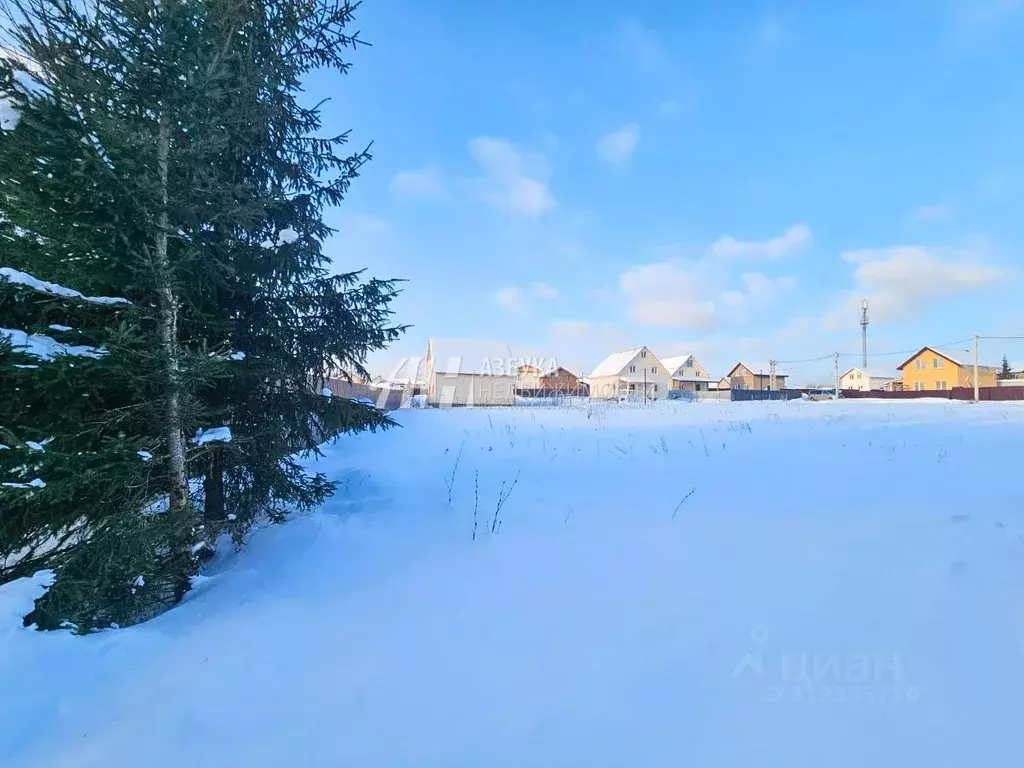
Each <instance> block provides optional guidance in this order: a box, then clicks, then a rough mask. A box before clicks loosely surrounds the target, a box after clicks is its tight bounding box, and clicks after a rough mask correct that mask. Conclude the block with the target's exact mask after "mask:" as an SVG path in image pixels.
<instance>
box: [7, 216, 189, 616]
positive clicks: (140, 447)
mask: <svg viewBox="0 0 1024 768" xmlns="http://www.w3.org/2000/svg"><path fill="white" fill-rule="evenodd" d="M26 237H27V234H25V233H23V232H22V233H21V234H14V233H12V232H11V230H10V228H4V227H2V226H0V243H2V247H3V248H4V252H5V255H6V256H10V257H16V255H17V253H18V251H20V250H21V249H20V248H18V245H19V243H20V242H22V241H23V239H24V238H26ZM45 244H46V243H45V241H44V242H43V243H40V245H45ZM135 315H136V311H135V308H134V307H133V306H132V305H131V304H130V303H129V302H127V301H126V300H123V299H107V298H102V297H99V298H97V297H86V296H82V295H80V294H78V293H77V292H76V291H73V290H70V289H69V288H67V287H65V286H62V285H56V284H52V283H44V282H42V281H39V280H37V279H35V278H34V277H33V276H31V275H29V274H27V273H24V272H21V271H19V270H15V269H12V268H10V267H4V268H0V319H2V325H3V327H2V328H0V391H2V392H4V397H2V398H0V446H2V447H0V481H2V484H0V582H3V581H8V580H10V579H14V578H18V577H20V576H26V575H31V574H32V573H34V572H36V571H37V570H40V569H42V568H52V569H54V570H55V571H57V573H58V574H59V578H58V579H57V582H56V584H55V585H54V587H53V588H52V589H51V590H50V591H49V592H48V593H47V595H46V597H45V598H44V599H43V600H42V601H41V602H40V604H39V606H38V608H37V610H36V611H35V612H34V614H33V616H32V620H33V621H35V622H37V623H39V624H40V625H41V626H47V627H52V626H57V625H60V624H62V623H64V622H65V621H70V622H71V623H73V624H75V625H76V626H79V627H82V628H83V629H84V628H89V627H92V626H97V625H106V624H110V623H114V622H118V623H121V622H128V621H132V620H135V619H137V618H138V617H139V616H143V615H149V614H151V613H152V612H153V611H154V610H156V608H157V607H158V606H159V605H161V604H164V603H167V602H173V600H174V599H176V597H175V596H176V594H179V593H180V591H181V589H182V588H183V587H185V586H187V576H188V574H189V572H190V571H189V568H190V565H189V563H188V562H187V561H188V560H189V558H188V557H187V553H188V544H189V541H190V539H191V531H190V530H188V529H186V530H174V523H175V520H174V518H172V517H171V516H168V515H160V516H154V515H141V514H140V510H142V509H143V508H144V506H145V505H146V504H147V503H148V500H149V499H151V498H152V496H153V487H154V486H158V485H159V478H158V476H157V475H158V471H159V470H158V468H157V473H154V468H155V467H154V464H153V462H152V461H151V459H152V454H151V453H150V452H149V451H148V450H147V449H152V447H153V446H154V445H156V444H158V443H159V435H158V434H157V432H156V431H154V430H153V429H152V425H154V424H156V423H157V422H156V420H155V419H154V418H153V413H152V408H151V406H150V405H149V403H148V402H147V400H148V399H151V400H153V401H155V400H157V399H158V396H157V393H156V392H154V393H151V395H150V397H149V398H147V394H146V391H145V390H146V387H147V386H151V382H149V381H147V379H146V377H145V376H140V375H139V373H138V371H139V369H140V368H145V367H146V365H147V360H148V359H149V358H150V357H151V354H150V352H149V346H150V344H149V339H147V338H146V336H145V334H144V333H141V332H140V330H139V328H138V326H137V318H136V316H135ZM175 542H178V543H179V546H176V547H175V546H173V544H174V543H175ZM181 552H185V553H186V557H184V558H181V557H177V560H178V562H174V561H175V558H176V553H181ZM183 559H184V562H182V560H183Z"/></svg>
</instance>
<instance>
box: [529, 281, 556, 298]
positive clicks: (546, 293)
mask: <svg viewBox="0 0 1024 768" xmlns="http://www.w3.org/2000/svg"><path fill="white" fill-rule="evenodd" d="M533 295H534V296H536V297H537V298H538V299H557V298H558V289H557V288H555V287H554V286H553V285H548V284H547V283H534V285H533Z"/></svg>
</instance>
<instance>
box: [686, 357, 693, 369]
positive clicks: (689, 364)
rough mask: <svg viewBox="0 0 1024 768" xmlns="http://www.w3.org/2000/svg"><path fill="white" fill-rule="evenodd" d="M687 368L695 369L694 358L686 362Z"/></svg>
mask: <svg viewBox="0 0 1024 768" xmlns="http://www.w3.org/2000/svg"><path fill="white" fill-rule="evenodd" d="M686 367H687V368H693V358H690V359H689V360H687V361H686Z"/></svg>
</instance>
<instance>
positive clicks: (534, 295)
mask: <svg viewBox="0 0 1024 768" xmlns="http://www.w3.org/2000/svg"><path fill="white" fill-rule="evenodd" d="M494 298H495V300H496V301H497V302H498V306H500V307H502V308H503V309H506V310H508V311H509V312H517V313H526V312H529V311H530V310H531V309H532V304H533V301H534V300H535V299H536V300H542V301H550V300H552V299H557V298H558V289H557V288H555V287H554V286H553V285H548V284H547V283H534V284H533V285H531V286H529V287H527V288H521V287H519V286H517V285H507V286H505V287H504V288H499V289H498V290H497V291H495V292H494Z"/></svg>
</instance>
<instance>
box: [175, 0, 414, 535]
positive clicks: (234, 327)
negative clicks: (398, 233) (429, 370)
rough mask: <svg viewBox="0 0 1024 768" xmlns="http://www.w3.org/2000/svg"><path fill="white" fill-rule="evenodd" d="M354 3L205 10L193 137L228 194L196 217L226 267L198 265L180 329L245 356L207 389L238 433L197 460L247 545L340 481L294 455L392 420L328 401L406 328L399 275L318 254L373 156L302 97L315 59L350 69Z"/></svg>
mask: <svg viewBox="0 0 1024 768" xmlns="http://www.w3.org/2000/svg"><path fill="white" fill-rule="evenodd" d="M352 12H353V6H352V5H351V4H350V3H347V2H330V1H327V2H325V1H324V0H263V1H261V0H254V1H253V2H244V3H240V2H228V3H223V2H222V3H207V4H205V5H204V6H203V13H204V16H203V21H202V23H203V36H204V38H206V39H209V40H211V41H213V43H214V44H213V45H212V46H211V48H210V49H209V50H210V51H212V52H213V55H214V56H215V62H216V63H215V65H214V64H213V63H212V62H210V61H206V60H204V61H202V62H200V63H199V64H198V69H197V72H200V73H202V72H210V71H213V69H214V66H215V67H216V72H217V76H216V79H215V82H209V83H207V84H206V85H204V86H203V90H204V94H203V96H202V97H201V99H202V103H203V104H204V107H203V109H204V117H203V119H200V120H196V122H195V124H194V125H192V126H191V128H190V131H189V136H190V137H191V139H192V141H193V142H194V143H195V144H196V145H197V146H201V147H204V148H206V150H207V152H208V161H207V162H205V163H203V164H202V167H203V169H204V171H205V173H206V174H207V176H206V178H205V179H204V180H203V184H204V185H208V186H209V187H210V188H211V192H216V193H218V194H219V195H224V194H230V201H224V203H223V204H221V205H217V206H210V207H207V208H206V209H204V210H198V209H197V210H196V211H195V216H194V220H193V221H192V222H190V224H189V225H188V237H189V238H190V239H192V241H193V242H201V243H202V247H203V250H204V253H205V254H207V258H212V259H214V260H215V261H216V263H217V265H218V268H217V269H204V270H200V272H201V274H203V275H204V278H203V284H204V286H205V287H204V290H203V291H202V293H201V296H202V299H203V301H199V300H198V299H197V301H196V304H195V305H194V308H195V311H194V312H192V313H188V312H186V314H185V316H184V321H183V322H184V323H185V327H187V328H188V329H189V330H188V334H189V336H194V337H196V338H201V339H203V341H204V343H205V344H206V346H207V347H208V348H209V349H211V350H215V351H216V352H217V353H218V354H219V355H220V356H222V357H225V358H228V359H232V358H236V359H237V358H244V359H238V361H237V364H236V365H235V366H233V367H231V368H230V369H229V376H230V378H229V380H224V379H219V380H218V381H217V384H216V386H215V387H210V388H208V389H207V390H206V391H204V392H202V393H201V397H202V398H203V400H204V403H205V404H206V405H207V407H208V408H209V409H210V410H211V411H213V412H216V413H218V414H219V415H218V417H217V419H216V420H217V421H218V423H225V424H230V426H231V430H232V434H233V440H232V442H231V443H229V444H223V443H221V444H217V445H215V446H212V447H211V449H210V450H209V451H208V453H207V455H206V456H204V457H202V458H201V459H199V460H198V461H199V464H200V466H199V471H200V472H202V473H203V475H204V489H205V494H204V499H205V514H206V528H205V531H206V534H207V536H208V537H210V538H211V539H212V538H213V537H214V536H215V535H216V534H217V533H218V532H219V531H222V530H229V531H231V532H232V534H233V535H234V536H235V537H236V539H240V537H241V536H242V535H243V534H244V532H245V530H246V529H247V528H248V526H250V525H251V524H252V523H253V522H254V521H256V520H259V519H264V518H270V519H278V518H280V517H281V516H282V515H283V514H284V513H285V512H287V511H288V510H289V509H295V508H299V509H301V508H304V507H310V506H314V505H316V504H319V503H321V502H322V501H323V500H324V499H325V498H326V496H328V495H329V494H330V493H331V492H332V491H333V485H332V484H331V483H329V482H327V481H326V480H325V479H324V478H323V477H320V476H309V475H307V474H306V472H305V471H304V470H303V469H302V467H301V466H300V465H299V463H298V461H297V460H296V458H295V457H296V455H301V454H303V453H305V452H311V451H313V452H315V451H317V450H318V445H319V444H320V443H322V442H323V440H324V439H325V438H329V437H331V436H333V435H335V434H338V433H340V432H348V431H358V430H364V429H376V428H379V427H385V426H388V425H389V424H390V421H389V420H388V419H387V418H386V417H385V416H384V415H383V414H382V413H380V412H378V411H377V410H375V409H374V408H372V407H369V406H367V405H363V404H360V403H355V402H352V401H350V400H348V399H343V398H333V399H332V398H328V397H324V396H323V394H322V390H323V384H324V378H325V377H326V376H328V375H338V374H340V371H341V370H342V369H350V370H351V369H356V370H361V368H362V363H363V362H364V361H365V359H366V355H367V354H368V353H369V352H370V351H372V350H376V349H381V348H383V347H385V346H386V345H387V344H389V343H390V342H392V341H394V340H395V339H396V338H397V337H398V336H399V334H400V333H401V332H402V330H403V329H402V328H401V327H397V326H395V325H394V324H393V322H392V320H391V317H392V315H391V311H390V303H391V300H392V299H393V297H394V295H395V293H396V290H395V284H394V283H393V282H392V281H387V280H376V279H371V280H367V281H365V282H364V281H361V280H360V275H359V274H357V273H351V274H340V275H337V274H332V273H331V271H330V269H329V267H330V263H329V261H328V260H327V259H326V258H325V257H324V255H323V253H322V244H323V242H324V241H325V240H326V239H327V238H328V237H330V236H331V235H332V232H331V230H330V229H329V228H328V227H327V226H325V224H324V223H323V221H322V212H323V210H324V207H325V206H328V205H336V204H338V203H340V202H341V201H342V198H343V195H344V193H345V191H346V190H347V189H348V186H349V184H350V182H351V180H352V179H353V178H354V177H355V176H356V175H357V173H358V171H359V168H360V167H361V166H362V165H363V164H364V163H365V162H366V161H367V160H368V159H369V155H368V154H367V153H366V152H357V153H355V154H346V153H344V152H342V150H343V149H344V145H345V143H346V135H345V134H341V135H338V136H331V137H326V138H322V137H320V136H319V133H320V128H321V123H320V113H319V110H318V108H316V107H306V106H303V105H302V104H301V103H300V101H299V96H300V95H301V91H300V83H301V81H302V78H303V77H304V76H305V75H306V74H307V73H309V72H310V71H312V70H314V69H316V68H318V67H327V68H333V69H335V70H338V71H340V72H344V71H345V70H346V69H347V66H348V65H347V62H346V61H345V60H344V59H343V54H344V53H345V52H346V51H347V50H349V49H351V48H353V47H354V46H355V45H356V38H355V37H354V36H349V35H346V34H345V33H344V29H345V27H346V26H347V25H348V24H349V23H350V22H351V20H352ZM186 76H187V77H189V78H192V77H193V76H195V73H193V72H189V73H187V75H186ZM212 197H213V195H212V194H211V195H207V196H206V198H207V199H211V198H212ZM342 236H344V233H342ZM214 255H215V256H214Z"/></svg>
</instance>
